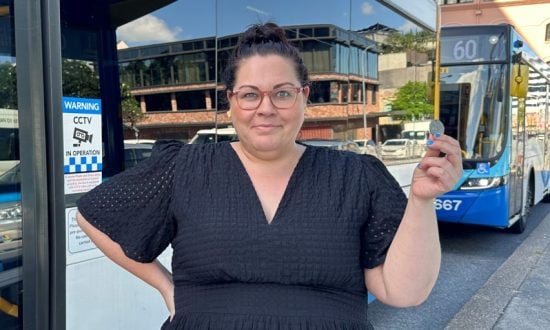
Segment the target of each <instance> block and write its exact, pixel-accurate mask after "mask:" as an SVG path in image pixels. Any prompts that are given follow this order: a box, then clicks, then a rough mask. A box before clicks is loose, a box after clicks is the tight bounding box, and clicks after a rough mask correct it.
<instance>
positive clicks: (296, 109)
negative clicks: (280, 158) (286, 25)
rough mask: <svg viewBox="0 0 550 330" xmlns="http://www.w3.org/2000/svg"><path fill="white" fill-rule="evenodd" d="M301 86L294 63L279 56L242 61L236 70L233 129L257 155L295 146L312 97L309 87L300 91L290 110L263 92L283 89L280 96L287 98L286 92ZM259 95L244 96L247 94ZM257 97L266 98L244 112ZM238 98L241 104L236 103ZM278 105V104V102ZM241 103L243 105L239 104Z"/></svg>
mask: <svg viewBox="0 0 550 330" xmlns="http://www.w3.org/2000/svg"><path fill="white" fill-rule="evenodd" d="M294 87H301V86H300V82H299V80H298V77H297V76H296V71H295V69H294V65H293V63H292V61H291V60H289V59H286V58H284V57H281V56H278V55H268V56H259V55H254V56H252V57H249V58H247V59H245V60H243V61H241V63H240V66H239V68H238V69H237V71H236V76H235V87H234V89H233V92H238V93H237V95H235V94H231V93H229V96H230V97H229V100H230V105H231V116H232V120H233V126H234V127H235V130H236V131H237V134H238V135H239V140H240V141H241V143H242V144H244V145H245V147H247V148H253V149H254V150H255V151H258V152H277V151H281V150H284V149H285V148H288V147H290V146H293V145H294V142H295V141H296V137H297V136H298V132H299V131H300V128H301V127H302V123H303V122H304V109H305V106H306V102H307V97H308V95H309V88H308V87H305V88H303V90H302V91H300V92H298V94H297V96H296V102H295V103H294V104H293V105H292V106H290V107H289V108H285V109H281V108H277V107H275V106H274V105H273V103H272V102H271V100H270V98H269V96H268V94H263V93H261V92H263V91H272V90H274V89H277V90H278V89H282V92H281V93H277V95H279V96H281V97H285V95H288V94H287V93H285V91H284V89H285V88H290V89H287V90H292V88H294ZM250 91H252V92H255V91H256V92H257V91H260V92H259V93H252V94H250V93H249V94H244V93H248V92H250ZM247 95H250V96H251V97H252V99H253V98H254V97H253V96H254V95H263V99H262V100H261V102H260V104H259V106H258V108H257V109H255V110H245V109H243V107H246V105H245V104H246V103H245V102H247V100H246V99H248V100H250V99H251V98H250V97H249V96H247ZM237 98H239V99H240V100H239V102H237ZM276 103H278V102H277V101H276ZM239 104H240V105H239Z"/></svg>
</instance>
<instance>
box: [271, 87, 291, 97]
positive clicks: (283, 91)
mask: <svg viewBox="0 0 550 330" xmlns="http://www.w3.org/2000/svg"><path fill="white" fill-rule="evenodd" d="M275 96H276V97H278V98H280V99H284V98H287V97H290V96H292V93H291V92H290V91H289V90H286V89H280V90H278V91H276V92H275Z"/></svg>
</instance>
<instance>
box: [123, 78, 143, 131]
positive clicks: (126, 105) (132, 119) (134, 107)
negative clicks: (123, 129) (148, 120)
mask: <svg viewBox="0 0 550 330" xmlns="http://www.w3.org/2000/svg"><path fill="white" fill-rule="evenodd" d="M120 94H121V96H120V99H121V101H120V106H121V108H122V121H123V122H125V123H126V124H128V125H129V126H130V127H131V128H132V129H133V130H134V132H136V136H137V132H139V130H138V129H137V127H136V124H137V123H138V122H139V121H140V120H142V119H143V117H144V116H145V115H144V114H143V112H141V107H140V106H139V103H138V101H137V100H136V98H135V97H134V96H133V95H132V94H131V93H130V88H129V87H128V85H126V84H125V83H122V84H120Z"/></svg>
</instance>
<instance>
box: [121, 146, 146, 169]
mask: <svg viewBox="0 0 550 330" xmlns="http://www.w3.org/2000/svg"><path fill="white" fill-rule="evenodd" d="M152 151H153V144H151V143H124V168H125V169H129V168H132V167H134V166H136V165H137V164H138V163H139V162H141V161H143V160H145V159H147V158H149V157H151V153H152Z"/></svg>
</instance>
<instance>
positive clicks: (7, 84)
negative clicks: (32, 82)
mask: <svg viewBox="0 0 550 330" xmlns="http://www.w3.org/2000/svg"><path fill="white" fill-rule="evenodd" d="M15 71H16V70H15V64H11V63H1V64H0V108H5V109H17V77H16V73H15Z"/></svg>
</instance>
